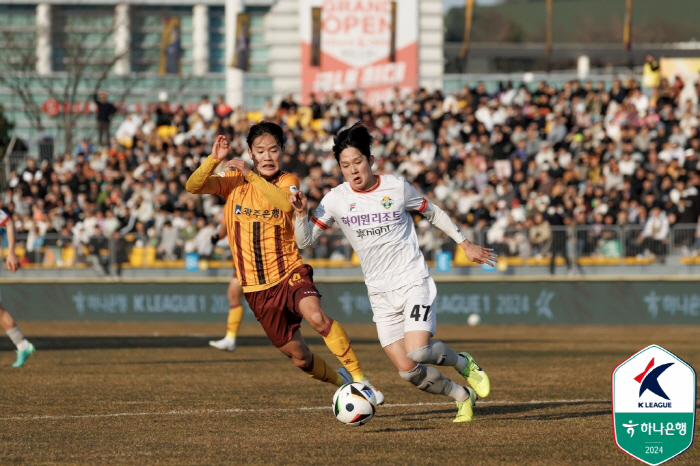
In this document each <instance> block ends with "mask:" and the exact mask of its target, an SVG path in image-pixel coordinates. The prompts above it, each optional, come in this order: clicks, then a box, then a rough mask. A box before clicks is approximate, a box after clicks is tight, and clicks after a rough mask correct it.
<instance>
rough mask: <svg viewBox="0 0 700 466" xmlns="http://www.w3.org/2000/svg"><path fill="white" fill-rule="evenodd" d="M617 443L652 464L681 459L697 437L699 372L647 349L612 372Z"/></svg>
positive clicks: (658, 349)
mask: <svg viewBox="0 0 700 466" xmlns="http://www.w3.org/2000/svg"><path fill="white" fill-rule="evenodd" d="M612 414H613V433H614V435H615V443H616V444H617V446H618V447H619V448H620V449H621V450H622V451H624V452H625V453H627V454H628V455H630V456H632V457H633V458H636V459H638V460H640V461H642V462H644V463H647V464H650V465H657V464H661V463H663V462H665V461H668V460H670V459H671V458H673V457H675V456H678V455H680V454H681V453H683V452H684V451H685V450H687V449H688V448H689V447H690V445H691V444H692V443H693V435H694V433H695V370H694V369H693V368H692V367H691V366H690V365H689V364H687V363H686V362H685V361H683V360H682V359H680V358H679V357H678V356H676V355H675V354H673V353H671V352H670V351H668V350H665V349H664V348H662V347H660V346H657V345H651V346H647V347H646V348H644V349H643V350H641V351H639V352H638V353H636V354H634V355H632V356H631V357H630V358H629V359H627V360H625V361H623V362H622V363H621V364H620V365H619V366H617V367H616V368H615V370H614V371H613V373H612Z"/></svg>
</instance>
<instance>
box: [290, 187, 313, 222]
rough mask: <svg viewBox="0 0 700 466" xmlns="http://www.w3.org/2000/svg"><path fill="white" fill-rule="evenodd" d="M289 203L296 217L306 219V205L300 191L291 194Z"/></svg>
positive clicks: (304, 197)
mask: <svg viewBox="0 0 700 466" xmlns="http://www.w3.org/2000/svg"><path fill="white" fill-rule="evenodd" d="M289 203H290V204H292V207H294V211H295V212H296V213H297V217H306V214H307V213H308V207H309V206H308V203H307V202H306V196H305V195H304V193H302V192H301V191H299V192H296V193H293V194H292V195H291V196H289Z"/></svg>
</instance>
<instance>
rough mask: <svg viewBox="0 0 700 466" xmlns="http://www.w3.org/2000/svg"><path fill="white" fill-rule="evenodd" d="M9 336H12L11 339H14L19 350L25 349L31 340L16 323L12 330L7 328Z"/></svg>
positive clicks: (13, 341)
mask: <svg viewBox="0 0 700 466" xmlns="http://www.w3.org/2000/svg"><path fill="white" fill-rule="evenodd" d="M6 333H7V336H8V337H10V340H12V343H14V344H15V346H16V347H17V349H18V350H20V351H23V350H24V349H25V348H26V347H27V345H28V344H29V342H28V341H27V340H26V339H25V338H24V335H22V332H21V331H20V330H19V327H17V326H16V325H15V326H14V327H13V328H11V329H10V330H6Z"/></svg>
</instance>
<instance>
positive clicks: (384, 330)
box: [369, 277, 437, 348]
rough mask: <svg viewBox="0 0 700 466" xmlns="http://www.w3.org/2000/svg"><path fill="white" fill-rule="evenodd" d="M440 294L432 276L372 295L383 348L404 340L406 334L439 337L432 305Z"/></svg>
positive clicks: (371, 298) (370, 297) (373, 308)
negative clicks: (418, 331)
mask: <svg viewBox="0 0 700 466" xmlns="http://www.w3.org/2000/svg"><path fill="white" fill-rule="evenodd" d="M436 295H437V289H436V288H435V282H434V281H433V279H432V278H430V277H428V278H424V279H422V280H419V281H416V282H413V283H411V284H409V285H406V286H403V287H401V288H399V289H397V290H392V291H386V292H380V293H370V294H369V302H370V303H371V304H372V312H373V313H374V322H375V323H376V324H377V335H378V336H379V343H381V345H382V348H384V347H385V346H389V345H390V344H392V343H394V342H396V341H399V340H401V339H402V338H403V335H404V333H405V332H411V331H414V330H424V331H426V332H430V335H431V336H432V335H435V327H436V325H437V319H436V318H435V312H433V310H432V305H433V301H434V300H435V296H436Z"/></svg>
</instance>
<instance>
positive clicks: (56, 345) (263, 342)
mask: <svg viewBox="0 0 700 466" xmlns="http://www.w3.org/2000/svg"><path fill="white" fill-rule="evenodd" d="M220 338H221V335H211V336H79V337H74V336H61V337H56V336H35V337H30V338H29V340H30V341H31V342H32V343H33V344H34V346H36V348H37V349H38V350H79V349H116V348H202V347H207V346H209V341H210V340H218V339H220ZM304 340H306V342H307V343H308V344H309V345H324V344H325V343H324V341H323V338H321V337H318V336H315V335H309V336H307V335H305V336H304ZM443 341H444V343H446V344H449V345H452V346H455V347H456V349H458V350H461V347H464V346H470V345H471V346H473V345H474V344H476V343H478V344H480V345H481V344H484V343H489V344H501V343H512V342H514V340H484V341H477V340H443ZM533 341H535V340H533ZM351 342H352V344H353V345H357V346H359V345H377V347H379V341H378V340H377V339H376V338H351ZM519 342H523V340H519ZM236 346H238V347H241V346H272V344H271V343H270V340H268V338H267V337H266V336H240V337H238V338H237V339H236ZM14 349H15V347H14V345H13V344H12V342H10V341H9V340H6V339H4V338H3V339H0V351H9V350H14Z"/></svg>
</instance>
